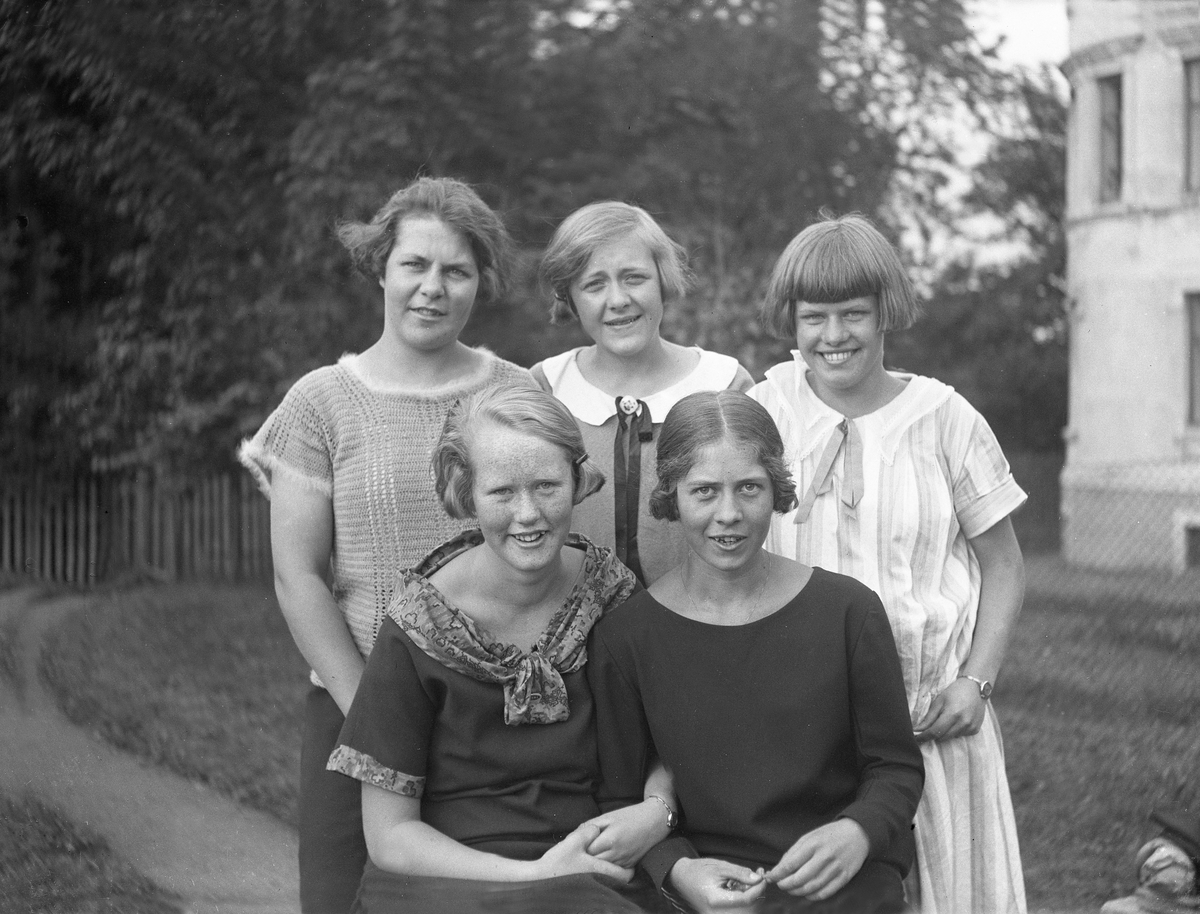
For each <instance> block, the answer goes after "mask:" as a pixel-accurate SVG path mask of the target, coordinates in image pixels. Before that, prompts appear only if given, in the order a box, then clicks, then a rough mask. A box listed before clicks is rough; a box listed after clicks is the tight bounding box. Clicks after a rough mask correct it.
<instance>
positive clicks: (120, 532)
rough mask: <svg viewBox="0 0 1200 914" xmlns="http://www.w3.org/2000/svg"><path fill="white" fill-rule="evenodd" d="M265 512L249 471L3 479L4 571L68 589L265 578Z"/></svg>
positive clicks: (0, 535)
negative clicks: (135, 580)
mask: <svg viewBox="0 0 1200 914" xmlns="http://www.w3.org/2000/svg"><path fill="white" fill-rule="evenodd" d="M269 520H270V511H269V506H268V504H267V501H266V499H265V498H263V497H262V495H261V494H260V493H259V492H258V490H257V489H256V488H255V486H254V483H253V481H252V480H251V479H250V477H249V475H248V474H245V473H233V472H231V473H227V474H216V475H212V476H208V477H204V478H201V479H179V478H176V477H171V476H166V475H164V474H158V473H154V472H151V471H145V470H144V471H141V472H138V473H135V474H104V475H94V476H87V477H83V478H79V479H75V480H71V481H70V482H65V483H64V482H61V481H56V480H51V479H47V478H44V477H41V476H34V477H31V478H26V479H13V478H8V479H4V480H0V572H9V573H26V574H30V575H32V576H34V577H38V578H41V579H44V580H51V581H62V582H67V583H73V584H93V583H96V582H99V581H111V580H114V579H119V578H121V577H123V576H127V575H148V576H152V577H157V578H160V579H162V580H170V581H175V580H212V579H217V580H227V581H248V580H267V579H269V578H270V575H271V545H270V534H269Z"/></svg>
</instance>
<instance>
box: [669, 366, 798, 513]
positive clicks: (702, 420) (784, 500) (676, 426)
mask: <svg viewBox="0 0 1200 914" xmlns="http://www.w3.org/2000/svg"><path fill="white" fill-rule="evenodd" d="M725 440H728V441H732V442H733V443H734V444H737V445H739V446H741V447H747V448H750V449H751V450H752V451H753V452H754V457H755V459H756V460H757V461H758V463H759V464H760V465H761V466H762V468H763V469H764V470H766V471H767V476H768V477H770V480H771V494H772V495H773V496H774V502H773V505H772V507H773V508H774V510H775V512H776V513H778V514H786V513H787V512H788V511H791V510H792V509H793V508H795V507H796V505H797V501H796V483H795V481H794V480H793V479H792V474H791V472H790V471H789V470H788V467H787V461H786V460H785V459H784V456H783V439H782V438H781V437H780V435H779V428H778V426H776V425H775V420H774V419H772V418H771V414H770V413H769V412H767V410H766V409H765V408H764V407H763V405H762V404H761V403H759V402H758V401H756V400H752V399H750V397H748V396H746V394H744V393H742V392H741V391H737V390H706V391H700V392H699V393H694V394H689V395H688V396H686V397H684V398H683V399H682V400H680V401H679V402H678V403H676V404H675V405H674V406H672V407H671V410H670V412H668V413H667V418H666V419H665V420H663V425H662V431H660V432H659V435H658V484H657V485H656V486H655V487H654V491H653V492H652V493H650V514H651V516H653V517H656V518H658V519H659V520H679V501H678V499H677V497H676V493H677V492H678V489H679V483H680V482H681V481H682V480H683V478H684V477H685V476H687V474H688V473H690V472H691V470H692V467H693V466H695V465H696V458H697V456H698V455H699V453H700V451H701V450H702V449H703V448H706V447H708V446H709V445H712V444H718V443H720V442H721V441H725Z"/></svg>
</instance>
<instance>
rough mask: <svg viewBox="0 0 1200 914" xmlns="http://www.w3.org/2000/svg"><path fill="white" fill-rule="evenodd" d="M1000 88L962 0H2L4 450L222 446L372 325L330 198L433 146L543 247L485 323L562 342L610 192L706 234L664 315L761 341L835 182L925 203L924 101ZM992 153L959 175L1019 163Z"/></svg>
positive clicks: (836, 189) (709, 340)
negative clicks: (568, 248)
mask: <svg viewBox="0 0 1200 914" xmlns="http://www.w3.org/2000/svg"><path fill="white" fill-rule="evenodd" d="M1013 93H1014V89H1013V87H1012V86H1011V85H1009V84H1005V83H1003V81H1001V80H999V79H998V77H997V71H996V68H995V66H994V61H993V60H992V59H991V58H990V57H989V54H988V53H987V52H986V50H985V49H983V48H981V47H980V46H979V44H978V43H977V42H976V41H975V39H974V38H973V37H972V35H971V33H970V31H969V29H968V28H967V25H966V12H965V10H964V6H963V3H962V2H960V0H890V2H888V3H881V2H877V0H621V2H618V3H613V4H595V3H592V2H589V0H353V2H350V3H331V2H328V0H255V2H252V3H244V4H213V3H211V2H209V0H169V2H163V3H159V4H144V3H141V2H137V0H44V2H42V3H40V4H26V3H24V2H23V0H0V100H2V101H3V104H2V106H0V170H2V171H3V174H4V182H3V184H2V185H0V216H2V217H3V223H2V231H0V293H2V295H3V301H2V302H0V309H2V310H0V314H2V315H3V317H4V322H5V327H6V335H7V336H9V337H10V338H11V340H12V344H11V345H10V346H6V348H5V353H4V355H3V357H0V391H2V393H3V397H4V401H3V409H4V423H3V432H0V436H2V440H3V443H4V444H5V445H6V446H9V447H6V451H7V453H9V454H11V455H12V457H11V459H10V463H11V464H14V465H15V464H20V463H26V464H28V463H39V464H43V465H44V464H45V463H46V462H47V461H55V462H57V464H58V465H59V466H60V467H61V468H63V469H64V470H67V469H70V468H72V467H74V466H77V465H81V464H82V463H86V462H92V463H97V462H98V463H101V464H104V465H122V464H133V463H137V464H143V463H166V464H174V465H181V464H188V463H197V462H224V461H226V460H228V459H229V455H230V453H231V451H232V448H233V446H234V444H235V442H236V440H237V438H238V437H239V436H240V435H242V434H245V433H247V432H248V431H250V430H252V429H253V428H254V427H255V425H256V424H257V423H258V422H259V421H260V420H261V418H262V417H263V415H264V414H265V411H266V410H267V409H268V408H269V407H270V406H271V405H272V404H273V403H274V402H276V401H277V400H278V398H279V396H280V395H281V393H282V391H283V390H284V389H285V388H286V386H287V385H288V384H289V383H290V382H291V381H292V380H293V379H294V378H295V377H296V376H297V375H299V374H300V373H301V372H302V371H304V370H307V369H308V368H311V367H313V366H314V365H316V364H319V363H321V362H325V361H328V360H329V359H331V358H333V357H335V356H336V355H338V354H339V353H340V352H341V351H345V350H348V349H357V348H360V347H362V346H365V345H367V344H369V343H370V342H371V340H372V338H373V336H374V335H375V334H377V333H378V328H379V323H380V304H379V294H378V290H377V289H375V288H372V287H371V286H370V284H369V283H364V282H362V281H361V280H359V279H356V278H354V277H352V276H351V275H350V272H349V267H348V264H347V262H346V258H345V257H344V255H343V254H342V253H341V251H340V250H339V249H338V248H337V246H336V243H335V241H334V240H333V235H332V231H331V229H332V227H333V224H334V222H335V220H337V219H338V218H340V217H353V218H362V217H366V216H368V215H370V213H371V212H372V211H373V210H374V209H375V208H376V207H377V206H378V205H379V204H380V202H381V201H382V200H383V199H384V198H386V196H387V195H388V194H390V193H391V192H392V191H394V190H395V189H396V188H397V187H399V186H401V185H403V184H404V183H406V182H407V181H409V180H411V178H412V177H414V176H415V175H417V174H419V173H428V174H453V175H456V176H461V177H464V178H466V179H467V180H470V181H471V182H473V183H474V184H476V185H477V186H478V187H480V189H481V192H482V193H483V194H484V196H485V198H487V199H488V201H489V202H490V203H492V204H493V205H494V206H496V207H497V208H498V209H500V210H501V211H502V212H503V213H505V215H506V218H507V220H508V222H509V224H510V227H511V228H512V229H513V230H514V233H515V234H516V236H517V237H518V239H519V240H520V241H521V242H522V243H523V244H524V246H525V253H524V255H523V257H522V264H523V265H524V269H523V273H524V280H523V283H522V285H521V288H520V290H519V291H518V293H517V294H515V295H514V296H513V297H512V300H511V301H509V302H506V303H501V305H499V306H497V307H496V308H493V309H489V310H487V311H483V310H481V312H480V313H479V314H478V315H477V316H476V318H475V319H473V321H472V324H471V326H470V327H469V329H468V336H469V337H470V339H471V340H472V341H476V342H479V341H482V342H487V343H488V344H489V345H491V346H493V348H495V349H496V350H497V351H499V352H500V353H501V354H503V355H506V356H508V357H510V358H515V359H516V360H518V361H522V362H524V363H526V364H528V363H530V362H532V361H533V360H534V359H536V358H539V357H541V356H544V355H547V354H549V353H551V352H553V351H555V350H556V349H558V348H561V347H563V346H565V345H568V344H571V343H573V342H576V341H577V340H578V335H577V333H576V331H573V330H571V329H570V328H568V329H567V330H564V331H551V330H550V328H548V327H547V326H546V322H545V318H544V313H545V311H544V307H543V305H542V303H541V302H540V301H539V300H538V292H537V289H536V288H535V286H534V283H533V281H532V274H533V269H532V267H533V265H534V263H535V262H536V253H537V251H538V249H539V246H540V245H541V244H543V243H544V242H545V240H546V239H547V238H548V236H549V234H550V232H551V231H552V230H553V227H554V225H555V224H557V222H558V221H559V220H560V219H561V218H562V217H563V216H565V215H566V214H567V213H568V212H570V211H571V210H572V209H574V208H575V207H577V206H579V205H581V204H583V203H586V202H589V201H591V200H594V199H598V198H618V199H626V200H630V201H631V202H636V203H639V204H641V205H643V206H645V207H647V208H648V209H650V210H651V211H652V212H654V213H655V214H657V215H658V216H659V217H660V219H661V220H662V221H663V222H664V224H665V225H667V227H668V228H669V229H670V230H671V231H672V233H673V234H675V235H676V236H677V237H679V238H680V239H681V240H682V241H684V243H685V244H686V245H687V246H688V248H689V250H690V251H691V252H692V253H693V258H694V262H695V266H696V268H697V272H698V274H699V277H700V282H699V286H698V289H697V290H696V292H695V294H694V295H692V296H691V297H690V298H689V299H688V301H687V302H684V303H681V304H679V305H678V306H675V307H673V308H672V309H671V310H670V312H669V314H668V328H667V329H668V332H670V333H671V334H672V336H674V338H676V339H679V340H681V341H686V342H699V343H702V344H705V345H709V346H712V347H713V348H718V349H722V350H724V351H727V352H731V353H733V354H736V355H738V356H739V357H741V358H742V359H743V360H744V361H746V362H747V363H748V364H749V365H751V366H752V367H756V368H761V367H762V366H763V365H765V364H766V363H767V362H768V361H769V360H771V359H772V358H774V357H777V356H778V355H779V354H780V351H781V349H786V345H783V346H780V344H778V343H775V342H773V341H769V340H765V339H763V338H762V336H761V333H760V332H759V331H758V329H757V322H756V320H755V318H754V312H755V308H754V302H755V301H756V300H757V298H758V290H759V287H760V285H761V282H762V280H763V276H764V274H765V272H766V270H767V269H768V268H769V265H770V262H771V260H772V259H773V258H774V256H775V255H776V253H777V252H778V251H779V249H781V248H782V246H783V245H784V244H785V243H786V241H787V239H788V238H789V237H791V235H792V234H794V233H795V232H796V231H797V230H798V229H799V228H801V227H802V226H803V225H804V224H806V223H807V222H808V221H811V219H812V218H813V217H814V216H815V214H816V212H817V210H818V209H819V208H820V207H823V206H829V207H832V208H834V209H836V210H838V211H848V210H860V211H864V212H867V213H869V214H872V215H875V216H877V217H879V218H881V219H882V220H883V221H884V222H885V223H886V224H888V225H890V226H892V227H893V229H894V230H895V231H896V232H897V233H898V232H899V230H900V227H901V225H902V224H904V223H905V222H906V221H909V222H911V220H912V219H913V218H916V216H919V215H920V214H926V216H927V217H928V218H934V217H933V216H928V214H931V213H935V212H936V200H937V197H938V194H939V193H940V191H941V190H942V188H943V187H944V184H945V172H946V169H947V167H948V163H949V162H950V160H951V159H952V157H953V150H952V149H951V148H950V143H949V141H948V139H947V137H946V136H945V135H942V134H939V132H938V131H937V130H936V129H934V127H933V126H931V125H933V124H935V123H937V121H938V118H939V116H942V117H943V119H944V115H945V113H946V112H948V111H955V112H962V111H968V112H971V111H974V112H976V113H977V114H978V115H979V116H980V117H985V116H986V115H987V112H986V110H985V109H986V108H987V107H988V106H989V105H992V106H997V105H1001V104H1004V105H1011V104H1012V103H1013V102H1012V97H1013ZM1018 94H1019V93H1018ZM956 116H957V115H956ZM1019 152H1020V149H1019V147H1017V146H1014V147H1013V148H1012V149H1010V150H1009V151H1008V152H1007V153H1005V155H1007V156H1008V157H1009V159H1012V160H1013V161H1012V162H1011V163H1010V164H1011V165H1012V166H1013V167H1017V166H1018V164H1019V163H1017V162H1016V161H1015V157H1016V156H1017V155H1018V154H1019ZM1004 167H1006V166H1005V165H1004V162H1003V161H1001V160H999V159H998V160H997V161H996V162H995V163H994V174H993V173H990V172H988V173H984V174H983V175H982V177H983V178H984V180H982V181H981V183H980V190H979V193H980V194H981V195H986V194H988V193H993V196H994V197H995V199H992V200H985V199H984V196H980V197H979V199H978V200H977V201H976V202H975V203H973V204H972V205H978V206H995V205H1001V204H1004V205H1007V200H1008V199H1009V198H1008V197H1007V196H1006V195H1008V194H1010V193H1013V192H1017V191H1018V190H1020V188H1019V187H1018V183H1019V182H1016V181H1014V180H1013V176H1012V175H1009V174H1007V173H1005V172H1004ZM989 182H990V183H989ZM1035 199H1036V198H1035ZM997 201H1000V203H997ZM914 214H916V215H914ZM902 217H903V218H902ZM1031 243H1032V242H1031ZM972 281H974V280H972ZM8 328H12V329H11V330H9V329H8Z"/></svg>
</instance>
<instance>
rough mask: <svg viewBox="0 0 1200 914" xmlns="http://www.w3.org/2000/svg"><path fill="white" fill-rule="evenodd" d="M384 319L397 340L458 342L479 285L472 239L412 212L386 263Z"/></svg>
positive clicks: (420, 344) (429, 347)
mask: <svg viewBox="0 0 1200 914" xmlns="http://www.w3.org/2000/svg"><path fill="white" fill-rule="evenodd" d="M379 284H380V285H381V286H382V287H383V301H384V323H385V327H386V328H387V330H388V331H390V332H392V333H394V334H395V335H396V338H397V339H398V340H399V342H400V343H401V344H402V345H404V346H407V347H409V348H410V349H413V350H417V351H420V352H437V351H438V350H441V349H447V348H449V347H450V346H453V345H454V344H455V343H456V342H458V336H459V334H460V333H462V329H463V327H464V326H466V323H467V318H469V317H470V316H471V307H472V305H474V304H475V294H476V292H478V291H479V269H478V266H477V265H476V263H475V255H474V254H473V253H472V252H471V245H470V242H468V241H467V238H466V236H465V235H463V233H462V232H460V231H458V230H457V229H454V228H451V227H450V226H448V225H446V223H444V222H442V221H441V220H440V219H437V218H434V217H432V216H409V217H408V218H407V219H404V220H402V221H401V223H400V225H399V227H398V228H397V230H396V243H395V244H394V245H392V250H391V253H390V254H388V259H387V264H386V265H385V267H384V275H383V278H382V279H380V280H379Z"/></svg>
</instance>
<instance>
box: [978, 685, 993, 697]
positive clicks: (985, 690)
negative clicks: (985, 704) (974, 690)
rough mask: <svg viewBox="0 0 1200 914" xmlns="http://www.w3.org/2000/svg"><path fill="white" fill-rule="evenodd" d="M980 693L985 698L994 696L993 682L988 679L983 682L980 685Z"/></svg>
mask: <svg viewBox="0 0 1200 914" xmlns="http://www.w3.org/2000/svg"><path fill="white" fill-rule="evenodd" d="M979 695H980V697H981V698H983V699H985V700H986V699H988V698H991V697H992V684H991V683H990V682H987V681H985V682H983V683H982V684H981V685H980V686H979Z"/></svg>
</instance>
